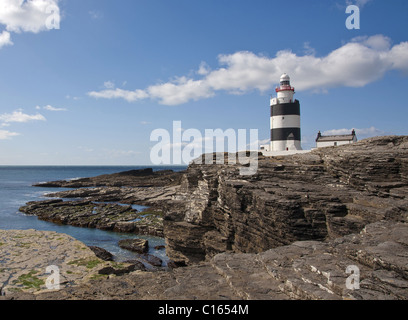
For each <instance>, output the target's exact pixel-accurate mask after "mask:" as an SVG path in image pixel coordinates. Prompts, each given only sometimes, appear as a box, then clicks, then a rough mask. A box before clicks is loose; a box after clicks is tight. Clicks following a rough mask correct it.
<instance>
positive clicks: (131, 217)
mask: <svg viewBox="0 0 408 320" xmlns="http://www.w3.org/2000/svg"><path fill="white" fill-rule="evenodd" d="M19 210H20V211H21V212H23V213H25V214H28V215H36V216H38V218H39V219H41V220H45V221H50V222H53V223H57V224H63V225H72V226H75V227H82V228H96V229H101V230H109V231H115V232H127V233H135V234H140V235H152V236H158V237H163V224H162V218H161V216H160V215H156V214H154V213H151V214H147V213H146V212H138V211H137V210H135V209H132V206H130V205H120V204H115V203H99V202H92V201H89V200H83V201H63V200H61V199H55V200H45V201H34V202H28V203H27V204H26V205H25V206H23V207H21V208H20V209H19Z"/></svg>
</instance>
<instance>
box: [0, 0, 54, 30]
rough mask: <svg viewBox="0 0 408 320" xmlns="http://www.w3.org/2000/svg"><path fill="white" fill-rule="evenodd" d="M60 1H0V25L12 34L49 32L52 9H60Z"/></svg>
mask: <svg viewBox="0 0 408 320" xmlns="http://www.w3.org/2000/svg"><path fill="white" fill-rule="evenodd" d="M58 2H59V0H28V1H24V0H0V24H3V25H5V26H6V30H7V31H11V32H17V33H20V32H33V33H38V32H40V31H45V30H47V29H48V28H47V25H46V23H47V19H48V18H49V17H50V15H51V12H50V8H53V7H58Z"/></svg>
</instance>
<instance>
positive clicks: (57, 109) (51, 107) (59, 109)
mask: <svg viewBox="0 0 408 320" xmlns="http://www.w3.org/2000/svg"><path fill="white" fill-rule="evenodd" d="M36 108H38V107H36ZM40 108H41V107H40ZM43 109H44V110H48V111H68V110H67V109H65V108H54V107H53V106H50V105H47V106H45V107H43Z"/></svg>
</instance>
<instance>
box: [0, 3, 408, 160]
mask: <svg viewBox="0 0 408 320" xmlns="http://www.w3.org/2000/svg"><path fill="white" fill-rule="evenodd" d="M351 4H354V5H357V6H358V7H359V8H360V29H353V30H349V29H347V28H346V25H345V22H346V19H347V17H348V16H349V14H346V13H345V10H346V7H347V6H348V5H351ZM50 6H51V7H50ZM46 8H51V9H53V10H49V11H46ZM11 9H13V10H11ZM52 15H54V16H55V17H57V18H59V20H60V23H59V29H58V28H49V27H47V25H46V22H47V21H48V22H49V23H50V20H49V18H50V17H51V16H52ZM407 16H408V2H407V1H405V0H392V1H384V0H358V1H351V0H333V1H331V0H328V1H321V0H319V1H317V0H310V1H300V0H299V1H296V0H293V1H272V0H251V1H246V0H245V1H244V0H234V1H233V0H146V1H140V0H120V1H113V0H41V1H40V0H31V1H22V0H0V165H2V164H3V165H23V164H34V165H145V164H150V149H151V148H152V147H153V146H154V145H155V144H156V143H157V142H152V141H150V134H151V133H152V131H153V130H155V129H159V128H164V129H167V130H169V131H170V132H171V130H172V126H173V121H181V122H182V127H183V129H189V128H194V129H197V130H199V131H201V132H203V134H204V130H205V129H217V128H221V129H223V130H226V129H229V128H232V129H235V130H238V129H248V130H249V129H259V139H260V140H267V139H268V137H269V132H270V130H269V115H270V108H269V98H270V94H272V93H273V92H274V88H275V86H276V85H277V83H278V81H279V76H280V74H282V73H283V72H287V73H288V74H289V75H290V76H291V79H292V85H293V86H294V87H295V88H296V98H297V99H299V100H300V103H301V108H302V109H301V110H302V111H301V112H302V141H303V148H305V149H309V148H310V147H313V146H314V139H315V137H316V135H317V132H318V131H319V130H320V131H322V132H324V133H336V132H337V133H343V132H344V133H346V132H348V131H350V130H351V129H352V128H356V129H357V134H358V137H359V138H360V139H361V138H365V137H370V136H376V135H388V134H396V135H406V134H408V132H407V131H408V129H407V125H406V123H407V120H406V119H407V118H408V111H407V109H408V108H407V107H408V106H407V102H406V95H407V88H408V34H407V32H406V30H408V19H407ZM47 19H48V20H47ZM57 20H58V19H57ZM53 23H54V24H53ZM55 23H56V20H51V26H54V27H55V26H56V24H55ZM48 26H49V25H48Z"/></svg>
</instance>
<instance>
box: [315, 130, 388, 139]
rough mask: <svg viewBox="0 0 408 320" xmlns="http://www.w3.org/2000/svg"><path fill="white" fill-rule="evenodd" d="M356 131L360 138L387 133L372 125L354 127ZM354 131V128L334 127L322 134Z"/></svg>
mask: <svg viewBox="0 0 408 320" xmlns="http://www.w3.org/2000/svg"><path fill="white" fill-rule="evenodd" d="M354 130H355V131H356V135H357V138H358V139H360V140H361V139H365V138H369V137H377V136H382V135H384V134H385V132H384V131H382V130H380V129H377V128H375V127H370V128H360V129H358V128H354ZM352 131H353V128H351V129H332V130H326V131H324V132H322V135H328V136H331V135H343V134H351V132H352Z"/></svg>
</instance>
